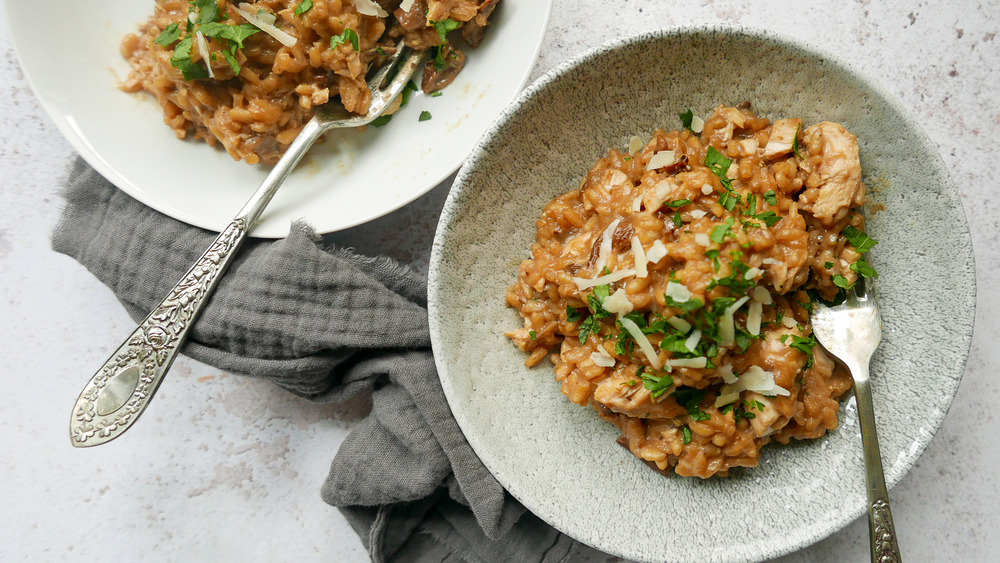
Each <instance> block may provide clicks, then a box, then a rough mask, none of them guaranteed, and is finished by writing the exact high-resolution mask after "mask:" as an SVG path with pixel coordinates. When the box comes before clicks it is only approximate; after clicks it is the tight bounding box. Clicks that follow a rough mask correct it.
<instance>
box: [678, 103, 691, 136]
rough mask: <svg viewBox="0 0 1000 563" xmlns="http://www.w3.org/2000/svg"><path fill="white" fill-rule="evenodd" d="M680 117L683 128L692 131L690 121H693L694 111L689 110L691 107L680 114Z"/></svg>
mask: <svg viewBox="0 0 1000 563" xmlns="http://www.w3.org/2000/svg"><path fill="white" fill-rule="evenodd" d="M680 118H681V125H683V126H684V128H685V129H688V130H689V131H691V132H692V133H694V130H693V129H691V123H692V122H693V121H694V112H693V111H691V108H688V110H687V111H686V112H684V113H682V114H680Z"/></svg>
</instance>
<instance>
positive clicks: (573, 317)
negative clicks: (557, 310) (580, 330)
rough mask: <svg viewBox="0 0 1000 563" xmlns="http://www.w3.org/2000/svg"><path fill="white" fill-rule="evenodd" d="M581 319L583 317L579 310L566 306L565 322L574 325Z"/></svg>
mask: <svg viewBox="0 0 1000 563" xmlns="http://www.w3.org/2000/svg"><path fill="white" fill-rule="evenodd" d="M582 317H583V313H581V312H580V309H577V308H576V307H570V306H568V305H567V306H566V320H567V321H569V322H571V323H575V322H577V321H579V320H580V319H581V318H582Z"/></svg>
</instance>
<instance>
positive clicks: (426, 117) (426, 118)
mask: <svg viewBox="0 0 1000 563" xmlns="http://www.w3.org/2000/svg"><path fill="white" fill-rule="evenodd" d="M430 119H431V112H429V111H422V112H420V118H419V119H418V121H429V120H430Z"/></svg>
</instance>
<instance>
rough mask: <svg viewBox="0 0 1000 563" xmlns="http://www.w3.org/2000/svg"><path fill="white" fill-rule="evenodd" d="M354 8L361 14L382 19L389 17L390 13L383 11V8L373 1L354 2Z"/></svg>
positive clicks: (361, 0)
mask: <svg viewBox="0 0 1000 563" xmlns="http://www.w3.org/2000/svg"><path fill="white" fill-rule="evenodd" d="M354 7H356V8H357V9H358V13H359V14H363V15H366V16H378V17H380V18H387V17H389V13H388V12H386V11H385V10H383V9H382V7H381V6H379V5H378V4H376V3H375V2H374V1H373V0H354Z"/></svg>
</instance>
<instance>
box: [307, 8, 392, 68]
mask: <svg viewBox="0 0 1000 563" xmlns="http://www.w3.org/2000/svg"><path fill="white" fill-rule="evenodd" d="M312 7H313V0H302V1H301V2H299V5H298V6H296V7H295V15H296V16H301V15H302V14H304V13H306V12H308V11H309V10H312ZM379 54H381V55H384V54H385V52H382V53H379Z"/></svg>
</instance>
